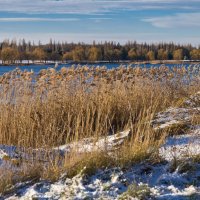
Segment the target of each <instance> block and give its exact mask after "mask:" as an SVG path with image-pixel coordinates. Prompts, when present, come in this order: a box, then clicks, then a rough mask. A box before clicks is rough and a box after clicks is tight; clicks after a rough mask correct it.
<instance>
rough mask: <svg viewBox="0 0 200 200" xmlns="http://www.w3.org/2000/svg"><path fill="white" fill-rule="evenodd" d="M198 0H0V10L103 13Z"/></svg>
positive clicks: (194, 4) (194, 5)
mask: <svg viewBox="0 0 200 200" xmlns="http://www.w3.org/2000/svg"><path fill="white" fill-rule="evenodd" d="M197 4H198V5H200V2H199V0H190V1H189V2H188V0H57V1H56V0H32V1H31V0H0V11H7V12H8V11H10V12H22V13H82V14H89V13H103V12H108V11H110V10H112V9H132V10H137V9H166V8H178V9H181V8H184V7H190V8H191V9H192V8H193V9H197Z"/></svg>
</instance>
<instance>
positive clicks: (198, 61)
mask: <svg viewBox="0 0 200 200" xmlns="http://www.w3.org/2000/svg"><path fill="white" fill-rule="evenodd" d="M56 63H58V64H61V65H65V64H66V65H67V64H71V65H78V64H80V65H87V64H105V65H106V64H112V63H113V64H136V65H140V64H152V65H157V64H190V63H191V64H200V60H153V61H134V62H133V61H130V60H125V61H113V62H109V61H96V62H89V61H82V62H74V61H71V62H60V61H57V62H53V61H47V62H45V61H44V62H29V63H28V62H27V63H14V64H2V63H0V67H4V66H5V67H7V66H29V65H31V66H33V65H35V66H38V65H55V64H56Z"/></svg>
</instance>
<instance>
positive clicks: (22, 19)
mask: <svg viewBox="0 0 200 200" xmlns="http://www.w3.org/2000/svg"><path fill="white" fill-rule="evenodd" d="M79 20H80V19H79V18H22V17H19V18H18V17H16V18H0V22H66V21H79Z"/></svg>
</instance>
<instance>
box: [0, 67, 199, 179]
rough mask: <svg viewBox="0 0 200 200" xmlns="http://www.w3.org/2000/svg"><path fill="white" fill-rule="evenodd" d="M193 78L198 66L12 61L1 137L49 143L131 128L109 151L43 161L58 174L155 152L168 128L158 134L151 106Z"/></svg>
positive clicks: (171, 101) (3, 93)
mask: <svg viewBox="0 0 200 200" xmlns="http://www.w3.org/2000/svg"><path fill="white" fill-rule="evenodd" d="M199 86H200V80H199V68H198V66H195V67H189V68H185V67H184V66H182V67H179V68H176V67H174V68H171V69H169V68H168V67H166V66H161V67H159V68H140V67H135V68H132V67H124V66H120V67H119V68H116V69H111V70H108V69H107V68H106V67H96V68H95V67H88V66H78V67H74V66H72V67H70V68H65V67H63V68H62V69H61V70H59V71H56V70H55V69H54V68H49V69H47V70H41V71H40V73H39V74H35V73H34V72H32V71H31V72H28V71H20V70H19V69H16V70H14V71H12V72H10V73H6V74H4V75H3V76H2V77H1V78H0V102H1V103H0V144H3V145H13V146H17V147H20V148H25V150H26V149H38V148H43V149H51V148H53V147H57V146H60V145H64V144H66V143H70V142H73V141H79V140H81V139H83V138H89V137H92V138H94V140H98V138H99V137H106V136H107V135H111V134H114V133H117V132H119V131H123V130H126V129H130V130H131V138H129V140H127V141H126V142H125V143H124V145H123V146H122V147H121V148H120V150H119V149H118V150H116V151H115V152H114V155H113V154H112V156H111V155H110V154H108V152H93V153H84V154H82V155H80V156H78V157H77V153H71V154H69V155H66V156H65V159H64V162H62V166H61V164H60V162H57V161H56V160H54V161H52V160H51V162H49V163H50V164H49V165H48V166H47V165H44V166H43V169H44V170H41V168H40V176H41V177H44V178H46V179H48V178H49V177H51V175H52V174H54V175H55V177H58V176H59V175H58V174H60V173H62V172H63V171H67V172H68V174H69V176H73V175H75V174H77V173H78V172H80V170H81V169H82V168H84V166H87V169H89V172H91V171H93V170H95V169H96V168H102V167H107V166H110V165H114V166H116V165H117V166H127V164H133V163H134V162H139V161H142V160H145V159H147V158H150V157H151V158H152V156H155V154H156V150H157V148H158V147H159V145H160V144H161V143H162V142H163V140H164V138H165V136H166V135H167V133H165V132H163V133H160V135H159V137H158V135H157V134H156V132H155V130H153V128H152V127H151V123H150V121H151V120H152V119H153V117H154V116H155V114H156V113H157V112H159V111H162V110H164V109H166V108H167V107H169V106H176V105H179V104H180V99H185V98H186V97H189V96H190V95H191V94H193V93H195V92H197V90H198V88H199ZM155 157H156V156H155ZM24 162H27V161H24ZM33 163H35V161H34V162H33ZM29 164H30V163H29ZM48 172H49V173H48ZM26 174H27V173H26ZM56 174H57V175H56Z"/></svg>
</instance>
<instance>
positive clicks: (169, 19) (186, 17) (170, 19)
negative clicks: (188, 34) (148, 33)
mask: <svg viewBox="0 0 200 200" xmlns="http://www.w3.org/2000/svg"><path fill="white" fill-rule="evenodd" d="M142 21H144V22H148V23H151V24H152V25H153V26H155V27H159V28H181V27H183V28H185V27H200V23H199V22H200V13H178V14H176V15H172V16H164V17H150V18H147V19H143V20H142Z"/></svg>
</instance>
